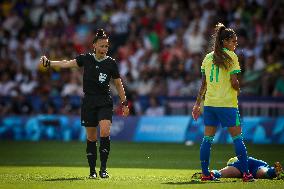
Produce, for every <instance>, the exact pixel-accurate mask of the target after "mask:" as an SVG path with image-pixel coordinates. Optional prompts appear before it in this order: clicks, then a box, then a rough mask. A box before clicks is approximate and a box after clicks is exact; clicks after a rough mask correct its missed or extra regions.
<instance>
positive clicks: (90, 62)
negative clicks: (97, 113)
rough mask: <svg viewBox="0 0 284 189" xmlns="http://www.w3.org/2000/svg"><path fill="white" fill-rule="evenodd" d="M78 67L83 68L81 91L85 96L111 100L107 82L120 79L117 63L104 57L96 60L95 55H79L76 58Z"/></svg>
mask: <svg viewBox="0 0 284 189" xmlns="http://www.w3.org/2000/svg"><path fill="white" fill-rule="evenodd" d="M76 62H77V64H78V66H79V67H84V74H83V91H84V94H85V96H97V97H103V96H105V97H106V98H111V96H110V95H111V93H110V87H109V81H110V79H111V78H113V79H117V78H120V75H119V70H118V66H117V63H116V61H115V60H114V59H112V58H111V57H109V56H106V57H105V58H104V59H102V60H97V59H96V57H95V54H94V53H93V54H90V53H88V54H81V55H79V56H77V57H76Z"/></svg>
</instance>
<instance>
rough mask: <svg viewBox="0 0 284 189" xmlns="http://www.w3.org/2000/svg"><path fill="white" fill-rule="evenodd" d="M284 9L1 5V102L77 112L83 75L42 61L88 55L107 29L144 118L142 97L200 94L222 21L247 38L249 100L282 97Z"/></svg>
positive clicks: (130, 0)
mask: <svg viewBox="0 0 284 189" xmlns="http://www.w3.org/2000/svg"><path fill="white" fill-rule="evenodd" d="M283 5H284V2H283V1H262V0H258V1H199V0H191V1H173V0H168V1H157V0H151V1H146V0H137V1H134V0H125V1H114V0H105V1H89V0H87V1H79V0H70V1H61V0H48V1H43V0H39V1H8V0H5V1H0V97H3V96H6V97H8V99H10V97H11V96H17V95H29V96H34V97H35V98H37V99H39V101H43V102H38V103H41V104H44V103H47V104H49V105H47V106H46V107H44V108H42V109H34V111H35V112H37V113H43V112H45V113H47V112H53V113H54V112H60V111H62V112H70V111H69V109H70V108H68V107H65V106H68V102H69V100H68V99H69V98H67V97H68V96H69V95H78V96H81V95H83V94H82V81H80V79H78V78H77V77H76V74H78V73H80V71H78V70H76V71H65V70H59V69H55V70H56V71H55V72H52V73H50V72H49V71H48V70H44V69H42V66H41V65H38V58H39V55H41V54H45V55H48V56H50V57H52V58H54V59H55V58H56V59H65V58H66V57H75V55H76V54H77V53H86V50H87V49H90V48H91V47H92V39H93V37H94V31H96V29H97V28H104V29H105V30H106V31H107V32H108V33H109V34H110V38H111V41H112V43H113V44H112V45H111V49H110V51H109V54H110V55H111V56H113V57H116V60H117V63H118V66H119V67H120V71H121V76H122V78H123V79H124V82H126V83H127V87H128V91H129V93H131V94H132V93H133V94H134V95H133V96H136V95H137V96H136V97H135V98H133V107H135V106H136V105H137V107H139V105H138V104H143V106H142V107H143V108H134V109H137V110H135V111H137V112H136V113H135V114H139V115H140V114H142V113H143V110H145V108H147V107H146V106H145V105H144V104H148V103H144V102H143V103H141V98H140V97H141V96H145V95H146V96H147V95H154V96H177V97H178V96H194V95H196V92H197V88H198V85H199V84H200V66H201V62H202V57H203V56H204V55H205V54H207V53H208V51H211V50H212V49H209V47H210V43H211V38H210V39H209V37H210V36H211V34H212V33H213V28H214V27H213V26H214V25H215V24H216V23H217V22H223V23H224V24H225V25H226V26H228V27H231V28H233V29H235V31H236V32H237V33H238V36H239V37H238V48H237V49H236V53H237V54H238V56H239V61H240V64H241V69H242V73H241V74H242V75H241V76H240V77H241V79H242V82H241V89H242V92H243V93H241V95H243V96H246V95H254V96H272V95H273V96H279V93H281V87H282V77H283V76H280V75H281V74H279V72H280V69H281V67H283V66H284V57H283V54H284V50H283V49H284V41H283V40H284V22H283V19H282V17H283V16H282V12H284V8H283V7H284V6H283ZM260 80H261V81H260ZM256 81H259V82H256ZM279 83H280V84H279ZM42 95H48V96H49V97H42ZM114 95H116V93H114ZM62 96H66V99H61V101H62V103H61V104H60V103H58V104H55V105H54V106H53V105H52V101H53V100H51V99H52V98H55V97H58V98H61V97H62ZM146 98H147V97H146ZM147 99H148V98H147ZM28 101H29V100H28ZM31 103H32V106H33V107H34V106H37V103H36V102H33V101H31ZM34 104H35V105H34ZM135 104H136V105H135ZM3 106H4V105H3V104H2V107H3ZM5 106H6V104H5ZM64 107H65V109H64ZM4 109H5V108H4ZM4 109H3V111H2V113H4V112H6V113H7V111H4ZM71 109H72V108H71ZM75 109H76V108H75ZM142 109H143V110H142ZM75 111H77V109H76V110H75ZM71 112H74V111H73V110H71Z"/></svg>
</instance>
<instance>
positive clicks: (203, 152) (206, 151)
mask: <svg viewBox="0 0 284 189" xmlns="http://www.w3.org/2000/svg"><path fill="white" fill-rule="evenodd" d="M213 140H214V136H204V137H203V141H202V143H201V146H200V162H201V169H202V173H203V174H204V175H205V176H209V175H210V172H209V160H210V151H211V144H212V142H213Z"/></svg>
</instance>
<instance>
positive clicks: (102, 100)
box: [81, 95, 113, 127]
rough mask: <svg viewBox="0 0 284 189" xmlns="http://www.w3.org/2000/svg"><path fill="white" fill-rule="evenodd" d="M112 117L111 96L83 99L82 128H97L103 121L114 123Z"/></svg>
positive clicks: (94, 96) (95, 96) (92, 96)
mask: <svg viewBox="0 0 284 189" xmlns="http://www.w3.org/2000/svg"><path fill="white" fill-rule="evenodd" d="M112 116H113V103H112V98H111V97H110V96H105V95H104V96H99V95H85V96H84V97H83V98H82V106H81V125H82V126H85V127H97V125H98V124H99V121H101V120H110V121H111V122H112Z"/></svg>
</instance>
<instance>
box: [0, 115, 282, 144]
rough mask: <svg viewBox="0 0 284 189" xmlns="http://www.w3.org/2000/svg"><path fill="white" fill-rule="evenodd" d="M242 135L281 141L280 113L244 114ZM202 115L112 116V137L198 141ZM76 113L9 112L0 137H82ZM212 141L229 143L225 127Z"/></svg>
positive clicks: (253, 139) (249, 138)
mask: <svg viewBox="0 0 284 189" xmlns="http://www.w3.org/2000/svg"><path fill="white" fill-rule="evenodd" d="M242 128H243V136H244V139H245V140H246V141H247V142H251V143H262V144H263V143H264V144H268V143H275V144H284V117H279V118H269V117H244V118H243V120H242ZM203 130H204V125H203V119H202V117H201V118H200V119H198V120H197V121H193V120H192V118H191V117H189V116H164V117H143V116H142V117H127V118H123V117H114V118H113V126H112V129H111V138H112V140H119V141H135V142H178V143H182V142H189V143H195V142H200V141H201V140H202V137H203ZM85 138H86V135H85V131H84V128H83V127H81V125H80V117H78V116H64V115H38V116H33V117H23V116H10V117H5V118H0V139H1V140H29V141H39V140H62V141H71V140H79V141H85ZM214 142H215V143H231V142H232V139H231V137H230V136H229V135H228V132H227V131H226V129H222V128H219V129H218V131H217V133H216V135H215V139H214Z"/></svg>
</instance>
